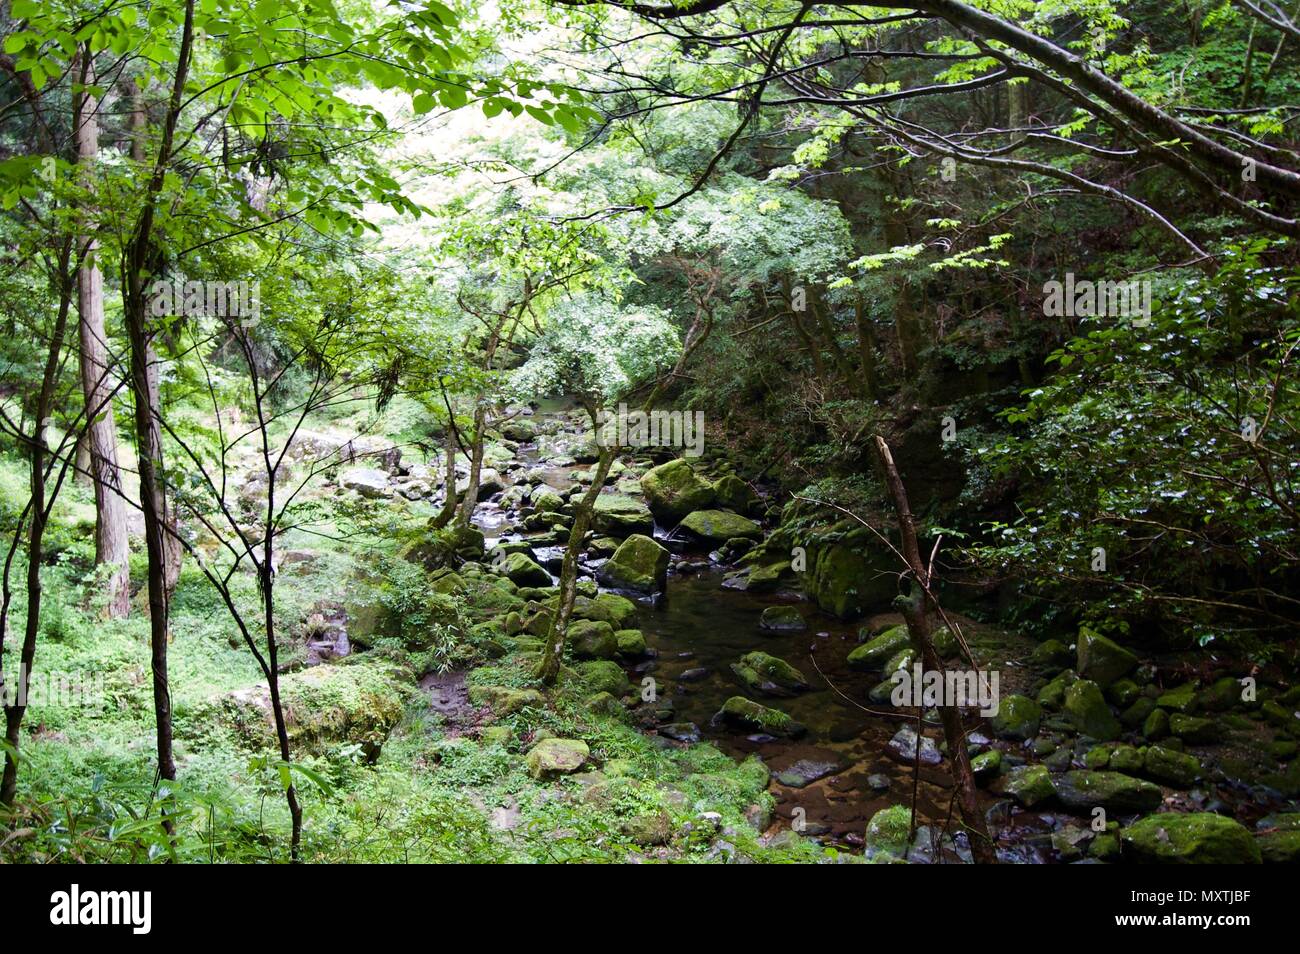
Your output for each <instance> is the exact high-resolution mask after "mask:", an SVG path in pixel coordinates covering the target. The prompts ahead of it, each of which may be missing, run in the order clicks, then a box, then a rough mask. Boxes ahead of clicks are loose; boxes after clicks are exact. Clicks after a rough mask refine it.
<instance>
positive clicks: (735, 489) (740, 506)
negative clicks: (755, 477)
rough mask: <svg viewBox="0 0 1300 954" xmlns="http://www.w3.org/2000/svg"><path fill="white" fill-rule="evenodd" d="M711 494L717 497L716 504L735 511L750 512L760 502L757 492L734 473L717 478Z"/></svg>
mask: <svg viewBox="0 0 1300 954" xmlns="http://www.w3.org/2000/svg"><path fill="white" fill-rule="evenodd" d="M713 495H714V497H715V498H717V502H718V506H720V507H726V508H727V509H728V510H734V511H736V513H752V512H754V510H755V509H757V508H758V506H759V504H760V501H759V499H758V494H756V493H754V491H753V490H752V489H750V486H749V484H747V483H745V482H744V481H743V480H741V479H740V478H739V477H737V476H736V475H735V474H726V475H724V476H722V477H720V478H718V480H717V482H716V483H714V485H713Z"/></svg>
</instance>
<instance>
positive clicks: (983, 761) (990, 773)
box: [970, 749, 1002, 782]
mask: <svg viewBox="0 0 1300 954" xmlns="http://www.w3.org/2000/svg"><path fill="white" fill-rule="evenodd" d="M970 767H971V772H972V773H974V775H975V780H976V781H978V782H984V781H987V780H988V779H991V778H996V777H997V774H998V773H999V772H1000V771H1002V753H1001V752H999V751H998V750H997V749H989V751H987V752H981V753H980V754H979V755H977V756H975V757H974V758H973V759H971V761H970Z"/></svg>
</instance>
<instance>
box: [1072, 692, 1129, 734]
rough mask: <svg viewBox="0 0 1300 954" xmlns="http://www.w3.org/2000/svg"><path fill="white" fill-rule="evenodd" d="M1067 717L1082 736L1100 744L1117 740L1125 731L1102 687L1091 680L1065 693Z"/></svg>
mask: <svg viewBox="0 0 1300 954" xmlns="http://www.w3.org/2000/svg"><path fill="white" fill-rule="evenodd" d="M1065 715H1066V717H1067V718H1068V719H1069V720H1070V724H1071V725H1072V726H1074V728H1075V729H1076V730H1077V731H1078V732H1079V733H1080V734H1081V735H1086V736H1088V737H1089V738H1092V739H1096V740H1098V741H1099V742H1105V741H1108V740H1110V739H1114V738H1117V737H1118V736H1119V734H1120V732H1122V731H1123V727H1122V726H1121V725H1120V724H1119V720H1118V719H1116V718H1115V714H1114V713H1113V712H1111V711H1110V706H1108V705H1107V704H1106V699H1105V697H1103V696H1102V694H1101V687H1100V686H1098V685H1097V683H1095V682H1093V681H1092V680H1091V679H1080V680H1079V681H1078V682H1076V683H1075V684H1074V685H1072V686H1071V687H1070V688H1069V689H1067V690H1066V691H1065Z"/></svg>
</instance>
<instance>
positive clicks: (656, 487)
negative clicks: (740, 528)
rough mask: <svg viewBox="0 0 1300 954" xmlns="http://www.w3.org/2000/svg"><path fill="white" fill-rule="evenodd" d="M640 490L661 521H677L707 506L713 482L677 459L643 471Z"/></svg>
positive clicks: (711, 493) (688, 464) (709, 501)
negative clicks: (709, 481)
mask: <svg viewBox="0 0 1300 954" xmlns="http://www.w3.org/2000/svg"><path fill="white" fill-rule="evenodd" d="M641 492H642V493H643V494H645V498H646V502H647V503H649V505H650V510H651V512H652V513H653V514H654V516H655V517H656V518H657V519H658V520H661V521H663V522H664V523H676V522H677V521H679V520H681V519H682V518H683V517H685V516H686V515H687V514H689V513H690V512H691V511H693V510H700V509H702V508H704V507H707V506H709V504H711V503H713V500H714V490H713V487H712V485H711V484H709V483H708V482H707V481H705V480H702V479H701V478H700V477H698V476H697V475H696V473H695V470H694V469H693V468H692V467H691V465H690V463H689V462H688V461H686V460H680V459H679V460H671V461H669V462H668V463H666V464H660V465H659V466H658V467H653V468H651V469H650V470H648V471H646V472H645V473H644V474H642V475H641ZM729 536H743V534H729ZM723 539H725V538H723Z"/></svg>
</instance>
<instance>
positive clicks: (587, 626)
mask: <svg viewBox="0 0 1300 954" xmlns="http://www.w3.org/2000/svg"><path fill="white" fill-rule="evenodd" d="M568 644H569V652H571V653H573V655H574V656H575V657H577V658H578V659H613V658H614V657H615V656H616V655H618V640H617V639H616V638H615V637H614V627H613V626H611V625H610V624H609V623H606V622H604V621H603V620H595V619H575V620H573V621H572V622H570V623H569V632H568Z"/></svg>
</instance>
